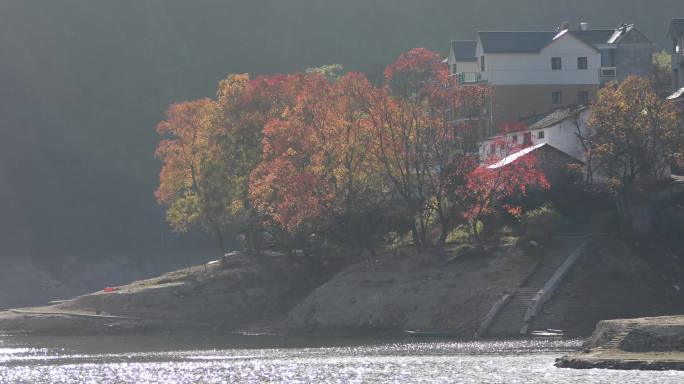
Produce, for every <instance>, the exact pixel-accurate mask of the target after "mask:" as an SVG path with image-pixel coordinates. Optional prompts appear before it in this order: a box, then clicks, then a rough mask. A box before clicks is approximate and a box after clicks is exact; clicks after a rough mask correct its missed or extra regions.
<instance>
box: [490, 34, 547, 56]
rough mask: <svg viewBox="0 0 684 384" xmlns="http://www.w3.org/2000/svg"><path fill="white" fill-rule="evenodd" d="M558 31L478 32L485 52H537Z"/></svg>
mask: <svg viewBox="0 0 684 384" xmlns="http://www.w3.org/2000/svg"><path fill="white" fill-rule="evenodd" d="M557 34H558V32H549V31H540V32H519V31H506V32H503V31H502V32H478V35H479V37H480V42H481V43H482V49H483V50H484V52H485V53H538V52H540V51H541V50H542V48H544V47H546V46H547V45H548V44H549V43H551V42H552V41H553V38H554V37H555V36H556V35H557Z"/></svg>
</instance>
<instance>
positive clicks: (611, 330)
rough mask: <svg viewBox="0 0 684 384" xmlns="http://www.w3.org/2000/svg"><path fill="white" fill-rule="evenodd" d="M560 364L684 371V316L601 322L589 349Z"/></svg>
mask: <svg viewBox="0 0 684 384" xmlns="http://www.w3.org/2000/svg"><path fill="white" fill-rule="evenodd" d="M556 366H557V367H560V368H578V369H590V368H609V369H643V370H684V316H666V317H649V318H637V319H623V320H606V321H601V322H599V323H598V325H597V326H596V330H595V331H594V333H593V335H592V336H591V338H590V339H589V340H588V341H587V343H586V346H585V348H584V349H583V350H582V351H580V352H577V353H573V354H569V355H566V356H563V357H562V358H560V359H558V360H557V361H556Z"/></svg>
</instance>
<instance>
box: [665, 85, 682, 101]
mask: <svg viewBox="0 0 684 384" xmlns="http://www.w3.org/2000/svg"><path fill="white" fill-rule="evenodd" d="M682 96H684V87H682V88H679V89H678V90H677V91H675V92H674V93H673V94H671V95H670V96H668V97H667V99H668V100H681V99H683V97H682Z"/></svg>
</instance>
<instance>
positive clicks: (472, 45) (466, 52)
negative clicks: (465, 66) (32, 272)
mask: <svg viewBox="0 0 684 384" xmlns="http://www.w3.org/2000/svg"><path fill="white" fill-rule="evenodd" d="M451 50H452V51H453V52H454V56H455V57H456V61H477V56H476V54H475V51H476V50H477V41H475V40H452V41H451Z"/></svg>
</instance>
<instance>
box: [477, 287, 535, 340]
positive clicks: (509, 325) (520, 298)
mask: <svg viewBox="0 0 684 384" xmlns="http://www.w3.org/2000/svg"><path fill="white" fill-rule="evenodd" d="M537 291H538V289H536V288H518V290H517V291H516V292H515V293H514V294H513V297H511V300H510V301H509V302H508V304H506V306H504V308H503V309H502V310H501V312H499V314H498V316H496V319H495V320H494V322H493V323H492V325H491V326H490V327H489V329H488V330H487V336H494V337H496V336H509V335H518V334H520V328H521V327H522V326H523V324H522V320H523V319H524V318H525V313H526V312H527V308H528V307H529V306H530V303H531V302H532V299H533V298H534V296H535V295H536V294H537Z"/></svg>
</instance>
